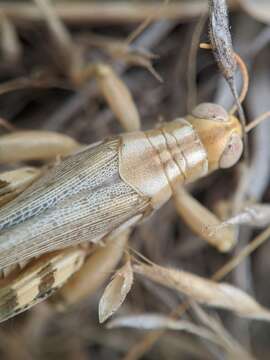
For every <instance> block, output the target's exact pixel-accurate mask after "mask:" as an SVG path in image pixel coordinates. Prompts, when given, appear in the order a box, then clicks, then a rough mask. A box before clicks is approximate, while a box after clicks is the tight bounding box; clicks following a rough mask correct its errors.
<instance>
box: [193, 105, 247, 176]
mask: <svg viewBox="0 0 270 360" xmlns="http://www.w3.org/2000/svg"><path fill="white" fill-rule="evenodd" d="M187 120H188V121H189V122H190V123H191V124H192V125H193V127H194V128H195V129H196V130H197V133H198V135H199V137H200V139H201V141H202V143H203V145H204V147H205V149H206V151H207V154H208V166H209V171H210V172H211V171H213V170H216V169H219V168H222V169H224V168H229V167H231V166H233V165H234V164H236V163H237V161H238V160H239V159H240V157H241V155H242V153H243V139H242V128H241V124H240V122H239V120H238V119H237V118H236V117H235V116H233V115H230V114H228V113H227V111H226V110H225V109H224V108H223V107H222V106H220V105H216V104H212V103H202V104H200V105H198V106H197V107H196V108H195V109H194V110H193V111H192V114H191V115H189V116H188V117H187Z"/></svg>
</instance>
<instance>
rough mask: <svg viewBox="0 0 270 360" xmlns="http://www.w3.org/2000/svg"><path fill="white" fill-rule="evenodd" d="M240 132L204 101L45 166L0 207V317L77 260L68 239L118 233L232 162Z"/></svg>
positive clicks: (36, 296)
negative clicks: (169, 119)
mask: <svg viewBox="0 0 270 360" xmlns="http://www.w3.org/2000/svg"><path fill="white" fill-rule="evenodd" d="M242 135H243V134H242V130H241V125H240V123H239V121H238V119H237V118H236V117H235V116H233V115H229V114H228V113H227V112H226V111H225V110H224V109H223V108H222V107H221V106H219V105H215V104H210V103H204V104H201V105H198V106H197V107H196V108H195V109H194V111H193V112H192V113H191V114H190V115H188V116H186V117H185V118H180V119H176V120H174V121H172V122H167V123H163V124H161V125H160V127H159V128H156V129H154V130H149V131H145V132H142V131H136V132H131V133H124V134H122V135H119V136H114V137H111V138H108V139H105V140H104V141H101V142H99V143H97V144H94V145H90V146H86V147H84V148H82V150H80V151H79V152H77V153H74V154H73V155H70V156H68V157H66V158H65V159H64V160H63V161H61V162H60V163H59V164H57V165H56V166H55V167H53V168H51V169H50V170H49V171H48V172H47V173H46V174H45V175H44V176H43V177H41V178H40V179H39V180H37V181H36V182H35V183H33V184H32V185H31V186H30V187H29V188H28V189H27V190H25V191H24V192H23V193H22V194H21V195H19V196H18V197H17V198H15V199H14V200H12V201H11V202H10V203H8V204H6V205H5V206H3V207H2V208H1V209H0V231H1V232H0V271H1V273H2V277H4V279H2V283H1V284H2V285H1V287H0V321H3V320H6V319H7V318H9V317H12V316H14V315H16V314H17V313H20V312H22V311H23V310H25V309H27V308H29V307H31V306H33V305H34V304H36V303H38V302H40V301H41V300H42V299H44V298H46V297H48V296H49V295H50V294H51V293H52V292H53V291H54V290H56V289H57V288H59V287H61V286H62V285H63V284H64V282H66V281H67V280H68V279H69V278H70V277H71V275H72V274H73V273H75V272H76V271H77V270H78V269H79V268H80V267H81V266H82V264H83V262H84V257H83V256H82V251H81V249H80V247H77V250H76V251H75V250H73V251H71V250H70V249H72V247H74V246H75V245H78V244H80V243H85V242H92V243H97V242H99V241H102V239H104V238H105V237H107V236H108V235H109V234H111V233H115V234H117V233H121V232H122V231H125V230H126V229H127V228H128V227H130V226H134V225H135V224H136V223H138V222H139V221H141V220H142V219H143V218H145V217H147V216H149V215H150V214H152V213H153V212H154V211H156V210H158V209H159V208H160V207H161V206H162V205H163V204H164V203H166V202H167V201H168V200H169V199H170V197H171V195H172V194H173V192H174V189H175V187H176V186H179V185H182V184H186V183H189V182H193V181H195V180H196V179H199V178H201V177H203V176H206V175H207V174H209V173H211V172H213V171H215V170H217V169H219V168H228V167H231V166H233V165H234V164H235V163H236V162H237V161H238V160H239V159H240V157H241V154H242V151H243V141H242ZM59 250H61V251H59ZM26 263H27V265H25V264H26ZM14 266H17V268H18V267H19V269H20V271H19V273H18V271H17V272H15V275H14V273H13V272H12V271H11V272H10V271H9V269H13V268H14ZM7 273H10V274H9V275H8V276H5V274H7Z"/></svg>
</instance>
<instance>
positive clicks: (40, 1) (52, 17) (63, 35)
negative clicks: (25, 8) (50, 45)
mask: <svg viewBox="0 0 270 360" xmlns="http://www.w3.org/2000/svg"><path fill="white" fill-rule="evenodd" d="M34 1H35V3H36V5H37V7H38V8H39V9H40V10H41V12H42V13H43V14H44V16H45V18H46V20H47V23H48V26H49V28H50V30H51V32H52V33H53V34H54V36H55V38H56V39H57V41H58V42H59V44H61V46H63V47H64V48H66V49H72V48H73V44H72V39H71V37H70V35H69V32H68V31H67V29H66V28H65V26H63V24H62V22H61V21H60V20H59V18H58V16H57V14H56V12H55V11H54V8H53V7H52V5H51V3H50V0H34Z"/></svg>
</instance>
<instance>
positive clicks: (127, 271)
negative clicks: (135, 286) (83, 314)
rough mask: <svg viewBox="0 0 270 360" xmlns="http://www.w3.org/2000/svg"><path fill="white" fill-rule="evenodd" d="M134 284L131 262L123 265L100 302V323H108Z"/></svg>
mask: <svg viewBox="0 0 270 360" xmlns="http://www.w3.org/2000/svg"><path fill="white" fill-rule="evenodd" d="M132 283H133V270H132V267H131V263H130V260H128V261H127V262H126V263H125V265H123V266H122V267H121V268H120V269H119V270H118V271H117V272H116V274H115V275H114V277H113V279H112V281H111V282H110V283H109V285H107V287H106V289H105V291H104V293H103V295H102V297H101V299H100V302H99V321H100V322H101V323H103V322H104V321H106V320H107V319H108V318H109V317H110V316H111V315H113V313H115V311H117V310H118V309H119V307H120V306H121V305H122V303H123V302H124V300H125V298H126V296H127V294H128V293H129V291H130V289H131V286H132Z"/></svg>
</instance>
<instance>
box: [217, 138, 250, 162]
mask: <svg viewBox="0 0 270 360" xmlns="http://www.w3.org/2000/svg"><path fill="white" fill-rule="evenodd" d="M243 148H244V146H243V140H242V138H241V137H240V135H239V134H237V133H234V134H232V135H231V137H230V140H229V141H228V143H227V145H226V147H225V150H224V151H223V154H222V155H221V158H220V161H219V167H220V168H221V169H227V168H229V167H231V166H233V165H235V164H236V163H237V161H238V160H239V159H240V157H241V155H242V153H243Z"/></svg>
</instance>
